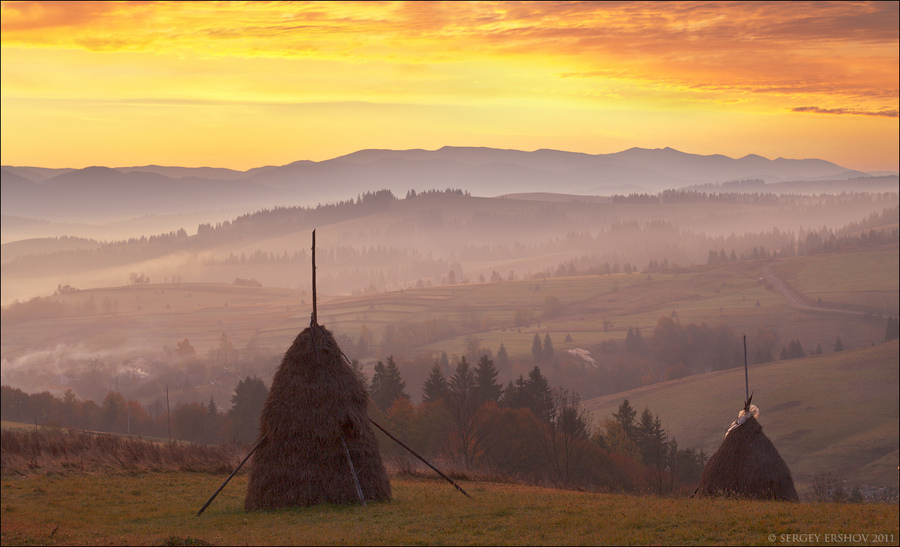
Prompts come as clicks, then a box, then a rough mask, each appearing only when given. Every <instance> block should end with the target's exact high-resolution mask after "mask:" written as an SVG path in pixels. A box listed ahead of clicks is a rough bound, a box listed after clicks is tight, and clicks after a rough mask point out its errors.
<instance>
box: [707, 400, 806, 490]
mask: <svg viewBox="0 0 900 547" xmlns="http://www.w3.org/2000/svg"><path fill="white" fill-rule="evenodd" d="M751 409H752V413H751V412H750V411H751ZM758 415H759V410H758V409H757V408H756V406H755V405H750V404H749V401H748V402H747V405H746V406H745V410H742V411H741V413H740V414H739V415H738V420H736V421H735V422H734V423H733V424H732V426H731V428H730V429H729V430H728V432H727V433H726V434H725V439H724V440H723V441H722V444H721V445H720V446H719V449H718V450H716V453H715V454H713V455H712V457H710V458H709V461H708V462H706V467H704V468H703V475H702V476H701V477H700V485H699V486H698V487H697V489H696V490H695V491H694V494H695V495H696V496H701V497H702V496H728V497H742V498H754V499H766V500H784V501H799V498H798V496H797V490H796V489H795V488H794V479H793V477H791V470H790V469H788V466H787V464H786V463H785V462H784V459H782V457H781V455H780V454H779V453H778V450H776V449H775V445H774V444H772V441H770V440H769V438H768V437H767V436H766V434H765V433H763V428H762V426H761V425H760V424H759V422H758V421H757V419H756V417H757V416H758Z"/></svg>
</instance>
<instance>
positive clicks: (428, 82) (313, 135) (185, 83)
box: [0, 2, 900, 171]
mask: <svg viewBox="0 0 900 547" xmlns="http://www.w3.org/2000/svg"><path fill="white" fill-rule="evenodd" d="M898 6H900V3H898V2H825V3H803V2H773V3H754V2H737V3H718V2H717V3H692V2H673V3H655V2H650V3H628V2H624V3H623V2H599V3H591V2H588V3H580V2H577V3H566V2H538V3H519V2H449V3H442V2H422V3H419V2H362V3H352V2H335V3H329V2H313V3H304V2H296V3H295V2H287V3H265V2H249V3H242V2H223V3H218V2H197V3H194V2H162V3H156V2H125V3H112V2H34V3H33V2H3V3H2V68H0V70H2V163H3V164H4V165H38V166H44V167H76V168H77V167H85V166H89V165H106V166H112V167H115V166H131V165H146V164H159V165H183V166H215V167H230V168H233V169H248V168H251V167H258V166H262V165H281V164H285V163H290V162H292V161H296V160H301V159H311V160H323V159H328V158H331V157H335V156H339V155H342V154H346V153H350V152H353V151H355V150H359V149H363V148H393V149H407V148H425V149H436V148H439V147H441V146H444V145H453V146H491V147H497V148H515V149H521V150H535V149H538V148H554V149H560V150H570V151H576V152H587V153H592V154H597V153H611V152H618V151H620V150H624V149H627V148H630V147H633V146H639V147H644V148H661V147H665V146H671V147H673V148H676V149H678V150H681V151H684V152H690V153H696V154H715V153H720V154H725V155H728V156H731V157H741V156H744V155H746V154H751V153H753V154H760V155H762V156H765V157H768V158H773V159H774V158H776V157H779V156H781V157H787V158H809V157H816V158H822V159H827V160H830V161H834V162H836V163H839V164H841V165H843V166H845V167H848V168H854V169H860V170H865V171H874V170H894V171H896V170H900V166H898V149H900V141H898V134H900V127H898V108H900V98H898V94H900V91H898V89H900V76H898V73H900V72H898V65H900V40H898V34H900V31H898V28H900V19H898Z"/></svg>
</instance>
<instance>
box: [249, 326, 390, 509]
mask: <svg viewBox="0 0 900 547" xmlns="http://www.w3.org/2000/svg"><path fill="white" fill-rule="evenodd" d="M367 397H368V396H367V393H366V388H365V386H364V385H363V384H362V382H361V381H360V379H359V378H358V377H357V375H356V373H354V371H353V369H352V368H350V366H349V365H347V363H346V361H345V360H344V358H343V355H342V354H341V350H340V348H339V347H338V345H337V342H336V341H335V339H334V336H332V334H331V332H329V331H328V330H327V329H325V328H324V327H321V326H319V325H318V324H315V323H313V324H312V325H310V326H309V328H307V329H304V330H303V332H301V333H300V334H299V335H297V338H296V339H295V340H294V343H293V344H292V345H291V347H290V348H289V349H288V350H287V352H285V355H284V359H283V360H282V362H281V365H280V366H279V368H278V370H277V371H276V372H275V376H274V377H273V379H272V387H271V389H270V390H269V395H268V397H267V398H266V402H265V404H264V405H263V409H262V413H261V415H260V431H259V438H258V441H257V442H258V443H259V446H258V448H257V449H256V454H255V456H254V458H253V460H252V462H251V470H250V479H249V483H248V485H247V495H246V498H245V499H244V509H246V510H248V511H252V510H259V509H273V508H276V507H285V506H295V505H299V506H308V505H313V504H317V503H348V502H360V501H362V502H365V501H386V500H390V499H391V485H390V481H389V480H388V475H387V472H386V470H385V468H384V464H383V463H382V460H381V454H380V451H379V447H378V439H377V438H376V437H375V433H374V431H373V430H372V428H371V427H370V425H369V418H368V414H367V411H366V404H367ZM354 475H355V476H354Z"/></svg>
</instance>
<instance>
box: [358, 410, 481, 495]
mask: <svg viewBox="0 0 900 547" xmlns="http://www.w3.org/2000/svg"><path fill="white" fill-rule="evenodd" d="M369 421H370V422H372V424H373V425H374V426H375V427H377V428H378V429H380V430H381V431H382V432H384V434H385V435H387V436H388V437H390V438H391V439H393V440H394V442H396V443H397V444H399V445H400V446H402V447H403V448H405V449H407V450H409V452H410V454H412V455H413V456H415V457H417V458H419V459H420V460H422V462H423V463H424V464H425V465H427V466H428V467H430V468H432V469H434V471H435V473H437V474H438V475H440V476H442V477H444V480H446V481H447V482H449V483H450V484H452V485H453V486H455V487H456V489H457V490H459V491H460V492H462V493H463V494H465V496H466V497H467V498H471V497H472V496H470V495H469V494H468V492H466V491H465V490H463V489H462V488H461V487H460V486H459V485H458V484H456V483H455V482H453V479H451V478H450V477H448V476H447V475H445V474H443V473H441V472H440V471H439V470H438V468H437V467H435V466H433V465H431V464H430V463H428V460H426V459H425V458H423V457H422V456H420V455H418V454H417V453H416V451H415V450H413V449H412V448H410V447H408V446H406V445H405V444H403V442H402V441H401V440H400V439H398V438H397V437H394V436H393V435H391V434H390V433H388V432H387V430H386V429H385V428H383V427H381V426H380V425H378V423H377V422H376V421H375V420H373V419H372V418H369Z"/></svg>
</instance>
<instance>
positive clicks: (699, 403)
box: [585, 340, 900, 490]
mask: <svg viewBox="0 0 900 547" xmlns="http://www.w3.org/2000/svg"><path fill="white" fill-rule="evenodd" d="M898 371H900V354H898V341H897V340H893V341H891V342H886V343H882V344H878V345H875V346H872V347H867V348H860V349H856V350H852V351H850V350H848V351H844V352H835V353H828V354H825V355H819V356H811V357H806V358H803V359H792V360H788V361H779V362H774V363H766V364H761V365H751V366H750V367H749V370H748V377H749V385H750V391H752V392H753V403H754V404H756V405H757V406H758V407H759V409H760V417H759V421H760V423H761V424H762V426H763V428H764V430H765V432H766V435H767V436H768V437H769V438H770V439H771V440H772V442H773V443H774V444H775V447H776V448H777V449H778V451H779V452H780V453H781V456H782V457H783V458H784V460H785V462H786V463H787V464H788V467H790V468H791V471H792V473H793V475H794V481H795V483H797V484H798V490H799V489H800V487H808V486H809V484H810V483H811V481H812V477H813V475H814V474H815V473H816V471H817V470H819V469H821V470H825V471H832V472H836V473H837V474H838V475H839V476H841V477H843V478H844V479H845V480H847V481H848V485H852V484H861V485H862V484H868V485H875V486H890V487H896V485H897V464H898V457H900V453H898V448H900V447H898V440H900V437H898V430H900V414H898V412H900V410H898V408H900V406H898V397H900V387H898V386H900V378H898ZM744 383H745V382H744V370H743V368H736V369H730V370H725V371H719V372H711V373H707V374H702V375H697V376H691V377H689V378H682V379H678V380H672V381H668V382H661V383H658V384H653V385H650V386H645V387H641V388H638V389H634V390H630V391H626V392H623V393H617V394H614V395H607V396H604V397H599V398H596V399H591V400H589V401H586V403H585V407H586V409H587V410H588V411H590V412H591V413H592V414H593V416H594V417H595V418H596V419H604V418H610V417H612V414H613V413H615V412H616V411H617V410H618V407H619V405H620V404H621V403H622V401H623V400H625V399H627V400H628V401H629V403H630V404H631V405H632V406H633V407H634V408H635V409H636V410H637V411H638V413H640V412H641V411H642V410H643V409H644V408H645V407H649V409H650V411H651V412H652V413H653V414H655V415H658V416H659V418H660V419H661V420H662V423H663V424H664V427H666V428H667V430H668V432H669V434H670V435H671V436H673V437H675V438H676V439H677V440H678V443H679V445H680V446H694V447H697V448H702V449H703V450H704V451H705V452H706V453H707V454H708V455H711V454H712V453H713V452H715V450H716V449H717V448H718V447H719V444H720V443H721V442H722V439H723V437H724V435H725V430H726V429H728V426H729V425H730V424H731V422H732V420H734V419H735V418H737V414H738V411H740V410H741V408H743V401H744V398H745V385H744Z"/></svg>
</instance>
